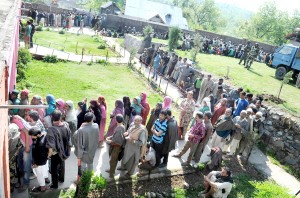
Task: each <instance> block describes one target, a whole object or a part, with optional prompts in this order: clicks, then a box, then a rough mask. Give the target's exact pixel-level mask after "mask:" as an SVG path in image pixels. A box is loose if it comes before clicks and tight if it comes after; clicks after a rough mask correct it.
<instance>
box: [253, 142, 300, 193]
mask: <svg viewBox="0 0 300 198" xmlns="http://www.w3.org/2000/svg"><path fill="white" fill-rule="evenodd" d="M249 162H250V163H251V164H252V165H254V167H255V168H256V169H257V170H258V171H259V172H261V173H263V174H264V175H266V176H267V177H268V178H270V179H273V180H274V181H275V182H276V183H277V184H279V185H280V186H283V187H285V188H287V189H288V190H289V192H290V193H291V194H293V195H294V194H296V193H297V192H298V191H299V190H300V182H299V181H298V180H297V179H296V178H295V177H294V176H292V175H290V174H289V173H287V172H286V171H285V170H284V169H282V168H281V167H279V166H277V165H275V164H272V162H271V161H270V160H269V159H268V157H267V156H266V155H265V154H263V153H262V152H261V150H259V149H258V148H257V147H254V148H253V150H252V152H251V155H250V157H249ZM297 197H300V195H298V196H297Z"/></svg>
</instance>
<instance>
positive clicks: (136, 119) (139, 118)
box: [133, 115, 143, 126]
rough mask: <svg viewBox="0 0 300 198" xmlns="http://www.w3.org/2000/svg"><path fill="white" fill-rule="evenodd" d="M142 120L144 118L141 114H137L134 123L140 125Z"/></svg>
mask: <svg viewBox="0 0 300 198" xmlns="http://www.w3.org/2000/svg"><path fill="white" fill-rule="evenodd" d="M142 120H143V119H142V117H141V116H140V115H136V116H135V117H134V121H133V123H134V125H135V126H140V125H141V124H142Z"/></svg>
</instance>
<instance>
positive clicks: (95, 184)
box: [90, 175, 107, 191]
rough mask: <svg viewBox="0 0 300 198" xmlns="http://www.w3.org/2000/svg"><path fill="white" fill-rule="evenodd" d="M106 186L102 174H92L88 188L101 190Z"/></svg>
mask: <svg viewBox="0 0 300 198" xmlns="http://www.w3.org/2000/svg"><path fill="white" fill-rule="evenodd" d="M106 186H107V181H106V179H105V178H104V177H102V175H100V176H94V177H93V178H92V184H91V186H90V190H98V191H102V190H104V189H105V188H106Z"/></svg>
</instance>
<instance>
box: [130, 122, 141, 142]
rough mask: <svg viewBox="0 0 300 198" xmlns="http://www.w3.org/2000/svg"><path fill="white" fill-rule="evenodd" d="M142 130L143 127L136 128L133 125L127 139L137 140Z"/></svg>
mask: <svg viewBox="0 0 300 198" xmlns="http://www.w3.org/2000/svg"><path fill="white" fill-rule="evenodd" d="M143 129H144V127H143V126H142V125H140V126H138V127H136V126H135V125H133V126H132V128H130V129H129V137H130V138H131V139H133V140H138V139H139V136H140V133H141V132H142V130H143Z"/></svg>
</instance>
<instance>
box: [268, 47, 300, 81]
mask: <svg viewBox="0 0 300 198" xmlns="http://www.w3.org/2000/svg"><path fill="white" fill-rule="evenodd" d="M269 64H270V66H271V67H274V68H275V69H276V72H275V77H276V78H277V79H280V80H282V79H283V78H284V75H285V74H286V73H287V72H289V71H293V80H294V81H295V82H296V79H297V76H298V74H299V71H300V49H299V47H298V46H294V45H290V44H286V45H282V46H280V47H278V48H276V49H275V52H274V53H273V55H272V57H271V60H270V63H269Z"/></svg>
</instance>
